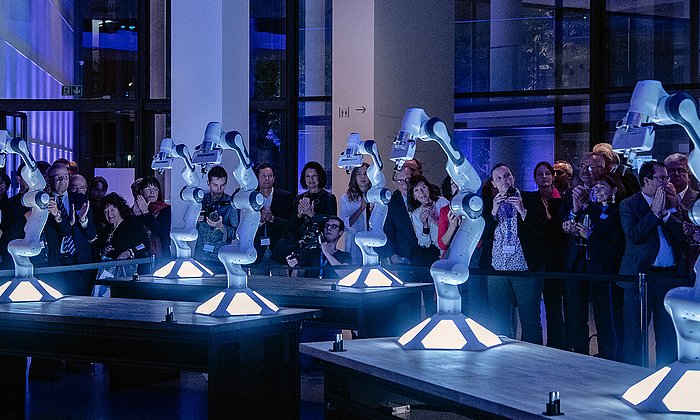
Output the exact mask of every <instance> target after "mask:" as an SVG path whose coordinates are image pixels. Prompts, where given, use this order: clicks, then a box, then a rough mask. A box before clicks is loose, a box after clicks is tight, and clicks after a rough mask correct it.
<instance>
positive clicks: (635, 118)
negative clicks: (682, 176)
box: [613, 80, 700, 413]
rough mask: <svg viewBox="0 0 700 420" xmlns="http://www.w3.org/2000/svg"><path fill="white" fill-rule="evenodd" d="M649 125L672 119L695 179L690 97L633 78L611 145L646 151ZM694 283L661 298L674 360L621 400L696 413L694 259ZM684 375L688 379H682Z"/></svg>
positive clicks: (699, 203) (699, 299)
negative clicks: (687, 147) (686, 141)
mask: <svg viewBox="0 0 700 420" xmlns="http://www.w3.org/2000/svg"><path fill="white" fill-rule="evenodd" d="M653 124H656V125H673V124H678V125H680V126H681V127H683V128H684V129H685V131H686V132H687V133H688V136H689V137H690V140H691V141H692V143H693V146H694V149H693V151H692V152H690V154H689V155H688V166H689V168H690V171H691V172H692V173H693V175H695V177H696V178H697V177H698V175H699V174H700V155H699V154H698V153H699V152H698V148H700V119H699V118H698V109H697V106H696V104H695V101H694V100H693V98H692V97H691V96H690V95H689V94H687V93H675V94H671V95H669V94H668V93H666V91H665V90H664V89H663V87H662V86H661V82H658V81H656V80H643V81H640V82H638V83H637V85H636V86H635V88H634V93H633V94H632V99H631V100H630V108H629V111H628V112H627V115H626V116H625V118H624V119H623V120H622V121H621V122H620V123H619V124H618V128H617V131H616V133H615V137H614V139H613V149H615V150H625V151H626V150H633V151H634V150H635V148H636V149H640V150H651V148H652V147H653V144H654V135H653ZM688 215H689V216H690V219H691V220H692V221H693V222H694V223H695V224H700V199H698V200H696V201H695V202H694V203H693V205H692V206H691V208H690V210H689V211H688ZM695 276H696V280H695V286H694V287H678V288H675V289H671V290H670V291H669V292H668V293H667V294H666V296H665V298H664V306H665V308H666V311H668V313H669V314H670V315H671V319H672V320H673V326H674V328H675V330H676V339H677V343H678V361H676V362H674V363H672V364H671V365H669V366H667V367H664V368H662V369H661V370H659V371H657V372H655V373H654V374H652V375H651V376H649V377H647V378H645V379H643V380H642V381H640V382H638V383H637V384H635V385H633V386H632V387H630V388H629V389H628V390H627V392H625V394H624V395H623V396H622V398H623V399H625V400H626V401H628V402H629V403H631V404H632V405H634V406H636V407H637V408H639V409H642V410H647V411H654V412H669V411H672V412H673V411H682V412H694V413H698V412H700V404H697V397H696V394H697V388H696V387H694V386H693V385H692V384H691V383H690V382H691V381H690V380H689V378H690V376H691V375H694V376H693V377H697V376H698V374H699V373H700V363H699V362H698V361H699V360H700V338H699V337H698V334H697V333H696V331H697V328H698V326H700V281H699V280H698V279H699V276H700V258H698V260H697V261H696V262H695ZM686 379H688V380H686Z"/></svg>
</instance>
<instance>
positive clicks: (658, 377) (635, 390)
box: [622, 366, 671, 405]
mask: <svg viewBox="0 0 700 420" xmlns="http://www.w3.org/2000/svg"><path fill="white" fill-rule="evenodd" d="M670 371H671V368H669V367H668V366H667V367H664V368H661V369H659V370H658V371H656V372H654V373H653V374H651V375H649V376H647V377H646V378H645V379H643V380H641V381H639V382H637V383H636V384H634V385H632V386H631V387H629V389H627V391H625V393H624V394H622V398H623V399H624V400H626V401H628V402H629V403H630V404H632V405H638V404H639V403H641V402H642V401H644V400H646V399H647V398H649V396H650V395H651V393H652V392H654V390H655V389H656V387H657V386H658V385H659V384H660V383H661V381H662V380H663V379H664V378H665V377H666V375H667V374H668V373H669V372H670Z"/></svg>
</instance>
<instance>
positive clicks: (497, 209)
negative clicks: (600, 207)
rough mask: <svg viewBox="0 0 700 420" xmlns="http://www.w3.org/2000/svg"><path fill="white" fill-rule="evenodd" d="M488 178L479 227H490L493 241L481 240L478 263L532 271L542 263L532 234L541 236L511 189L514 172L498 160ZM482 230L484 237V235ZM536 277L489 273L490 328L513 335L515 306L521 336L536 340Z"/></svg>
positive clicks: (539, 331)
mask: <svg viewBox="0 0 700 420" xmlns="http://www.w3.org/2000/svg"><path fill="white" fill-rule="evenodd" d="M491 179H492V181H493V185H494V187H495V188H496V190H497V191H498V193H497V194H496V195H495V196H494V197H493V200H492V201H491V202H489V201H486V202H485V208H484V212H483V217H484V220H485V221H486V228H485V230H487V231H490V232H493V241H492V242H490V243H487V244H485V246H486V248H488V249H485V250H484V252H483V254H482V263H484V262H488V264H489V268H493V269H494V270H497V271H528V270H530V271H537V270H541V269H542V268H543V255H542V254H543V252H541V251H542V250H540V249H537V246H536V244H538V243H541V240H538V239H537V237H536V235H542V234H543V232H542V230H541V229H540V230H538V229H536V227H537V226H541V224H542V223H541V221H540V220H538V216H537V214H536V213H535V212H534V211H528V208H532V205H531V204H526V203H525V202H524V201H523V198H524V197H523V196H521V194H520V191H519V190H518V189H517V188H515V176H514V175H513V171H512V170H511V169H510V167H509V166H508V165H506V164H504V163H499V164H497V165H496V166H494V167H493V169H491ZM487 235H490V234H487V233H486V232H485V236H486V237H488V236H487ZM542 284H543V280H542V279H541V278H529V277H514V276H507V275H504V276H492V277H490V278H489V280H488V284H487V290H488V302H489V308H490V310H491V324H492V331H493V332H495V333H496V334H502V335H507V336H508V337H511V338H515V328H514V326H513V322H512V319H513V318H512V314H513V309H514V308H515V307H516V306H517V307H518V313H519V314H520V323H521V327H522V340H523V341H528V342H530V343H535V344H542V323H541V321H540V297H541V296H542Z"/></svg>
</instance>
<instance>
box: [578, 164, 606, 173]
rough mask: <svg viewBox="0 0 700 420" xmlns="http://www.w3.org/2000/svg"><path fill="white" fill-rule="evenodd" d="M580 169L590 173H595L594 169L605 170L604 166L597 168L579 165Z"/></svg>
mask: <svg viewBox="0 0 700 420" xmlns="http://www.w3.org/2000/svg"><path fill="white" fill-rule="evenodd" d="M578 169H579V170H580V171H589V172H593V170H594V169H603V167H602V166H596V165H578Z"/></svg>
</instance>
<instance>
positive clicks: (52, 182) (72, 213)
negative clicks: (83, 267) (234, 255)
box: [44, 163, 97, 295]
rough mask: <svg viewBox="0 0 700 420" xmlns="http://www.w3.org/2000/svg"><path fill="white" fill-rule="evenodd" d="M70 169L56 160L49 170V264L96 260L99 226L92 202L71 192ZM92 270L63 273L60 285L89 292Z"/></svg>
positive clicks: (77, 292)
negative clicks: (93, 242) (94, 243)
mask: <svg viewBox="0 0 700 420" xmlns="http://www.w3.org/2000/svg"><path fill="white" fill-rule="evenodd" d="M69 179H70V172H69V168H68V166H66V165H65V164H62V163H54V164H53V165H51V167H50V168H49V170H48V187H49V194H51V201H50V203H49V207H48V210H49V217H48V219H47V221H46V226H45V227H44V233H45V234H46V244H47V248H48V261H49V265H72V264H82V263H89V262H91V261H92V248H91V245H90V243H91V242H92V241H94V240H95V237H96V236H97V234H96V229H95V223H94V219H93V217H92V212H91V211H90V204H89V203H88V200H87V197H86V196H85V194H77V193H72V192H69V191H68V181H69ZM88 274H89V273H88V272H85V271H80V272H77V275H76V274H75V273H71V274H70V275H69V274H66V275H62V276H61V277H62V279H61V280H59V282H60V283H62V284H60V285H59V287H62V289H59V290H61V291H62V292H63V293H65V294H70V295H89V294H90V292H91V286H92V285H91V282H90V279H89V278H88V276H87V275H88Z"/></svg>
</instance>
